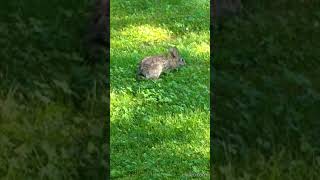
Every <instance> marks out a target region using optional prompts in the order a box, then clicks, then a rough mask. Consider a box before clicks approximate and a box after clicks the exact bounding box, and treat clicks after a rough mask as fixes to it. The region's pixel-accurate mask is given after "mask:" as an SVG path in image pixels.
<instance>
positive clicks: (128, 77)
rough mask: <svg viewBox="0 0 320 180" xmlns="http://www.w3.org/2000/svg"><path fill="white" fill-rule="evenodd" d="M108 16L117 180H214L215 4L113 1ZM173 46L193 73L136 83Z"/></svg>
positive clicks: (113, 164)
mask: <svg viewBox="0 0 320 180" xmlns="http://www.w3.org/2000/svg"><path fill="white" fill-rule="evenodd" d="M195 7H196V8H195ZM110 14H111V22H110V24H111V42H110V43H111V49H110V55H111V62H110V64H111V67H110V71H111V94H110V98H111V107H110V108H111V177H112V178H114V179H177V178H178V179H180V178H182V179H183V178H188V177H190V176H193V175H197V174H203V176H202V177H201V178H202V179H208V177H209V176H208V171H209V77H210V76H209V65H210V60H209V59H210V58H209V57H210V55H209V54H210V50H209V49H210V44H209V42H210V38H209V36H210V35H209V34H210V33H209V32H210V31H209V20H210V16H209V1H190V2H188V3H184V2H182V1H178V0H175V1H166V0H162V1H146V0H138V1H112V2H111V13H110ZM169 46H177V47H178V48H179V50H180V51H181V54H182V57H183V58H184V59H185V60H186V63H187V65H186V66H185V67H183V68H181V69H179V70H176V71H173V72H169V73H166V74H164V75H162V76H161V78H160V79H159V80H155V81H151V80H150V81H136V79H135V77H136V74H135V73H136V70H137V65H138V63H139V62H140V61H141V60H142V59H143V58H144V57H145V56H150V55H157V54H161V53H165V52H166V51H167V48H168V47H169Z"/></svg>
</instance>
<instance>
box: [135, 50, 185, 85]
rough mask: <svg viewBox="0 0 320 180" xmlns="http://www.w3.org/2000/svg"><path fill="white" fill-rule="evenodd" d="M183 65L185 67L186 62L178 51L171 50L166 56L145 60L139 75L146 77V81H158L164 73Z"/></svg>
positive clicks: (140, 65)
mask: <svg viewBox="0 0 320 180" xmlns="http://www.w3.org/2000/svg"><path fill="white" fill-rule="evenodd" d="M183 65H185V62H184V60H183V59H182V58H181V57H180V54H179V51H178V49H177V48H170V49H169V53H168V54H166V55H159V56H150V57H146V58H144V59H143V60H142V61H141V62H140V64H139V68H138V73H137V74H138V75H142V76H144V77H145V78H146V79H158V78H159V76H160V75H161V74H162V73H163V72H165V71H168V70H171V69H176V68H179V67H180V66H183Z"/></svg>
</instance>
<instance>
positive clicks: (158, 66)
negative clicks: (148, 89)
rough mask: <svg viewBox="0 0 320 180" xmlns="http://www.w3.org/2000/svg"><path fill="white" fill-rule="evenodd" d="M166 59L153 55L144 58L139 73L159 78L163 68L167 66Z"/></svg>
mask: <svg viewBox="0 0 320 180" xmlns="http://www.w3.org/2000/svg"><path fill="white" fill-rule="evenodd" d="M166 64H167V62H166V60H165V59H164V57H163V56H153V57H146V58H144V59H143V60H142V61H141V63H140V66H139V71H138V74H139V75H143V76H145V77H146V78H148V79H149V78H158V77H159V76H160V74H161V72H162V71H163V70H165V68H166Z"/></svg>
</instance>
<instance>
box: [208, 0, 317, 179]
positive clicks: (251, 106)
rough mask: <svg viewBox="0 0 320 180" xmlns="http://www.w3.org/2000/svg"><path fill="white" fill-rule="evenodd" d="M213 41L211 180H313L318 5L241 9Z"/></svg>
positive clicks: (266, 5) (271, 4) (275, 4)
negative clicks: (214, 73)
mask: <svg viewBox="0 0 320 180" xmlns="http://www.w3.org/2000/svg"><path fill="white" fill-rule="evenodd" d="M244 5H245V7H247V10H248V12H247V13H248V14H243V15H242V16H240V17H235V18H229V19H226V20H225V23H224V24H223V26H220V29H219V28H217V30H216V32H215V37H214V44H215V47H216V49H215V56H214V59H215V61H214V66H215V72H216V75H215V79H214V80H213V82H214V83H215V89H214V93H215V95H216V96H217V97H216V100H217V101H216V107H217V108H216V113H215V119H214V124H215V127H214V129H213V131H214V138H213V143H214V153H213V154H214V157H213V158H214V173H215V177H216V178H217V179H243V180H245V179H254V180H256V179H275V180H277V179H291V180H295V179H297V180H298V179H299V180H304V179H319V177H320V154H319V153H320V141H319V135H320V134H319V132H320V131H319V128H320V123H319V117H320V116H319V112H320V111H319V110H320V109H319V107H320V106H319V105H320V83H319V82H320V74H319V70H320V59H319V58H320V51H319V47H320V29H319V22H320V14H319V10H320V8H319V7H320V4H319V2H316V1H306V2H303V1H299V2H298V1H297V2H293V1H277V2H274V1H272V2H271V1H270V2H267V1H266V2H264V3H262V2H257V1H252V2H251V1H250V2H249V1H245V3H244Z"/></svg>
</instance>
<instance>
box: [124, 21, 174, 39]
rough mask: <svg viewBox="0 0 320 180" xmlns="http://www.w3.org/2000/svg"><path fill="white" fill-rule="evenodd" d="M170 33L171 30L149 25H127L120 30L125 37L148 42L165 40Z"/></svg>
mask: <svg viewBox="0 0 320 180" xmlns="http://www.w3.org/2000/svg"><path fill="white" fill-rule="evenodd" d="M171 34H172V32H170V31H169V30H167V29H164V28H161V27H155V26H151V25H141V26H129V27H126V28H124V29H123V31H122V32H121V35H122V36H125V38H126V39H130V40H131V41H138V42H148V43H152V42H161V41H167V40H169V39H170V35H171Z"/></svg>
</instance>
